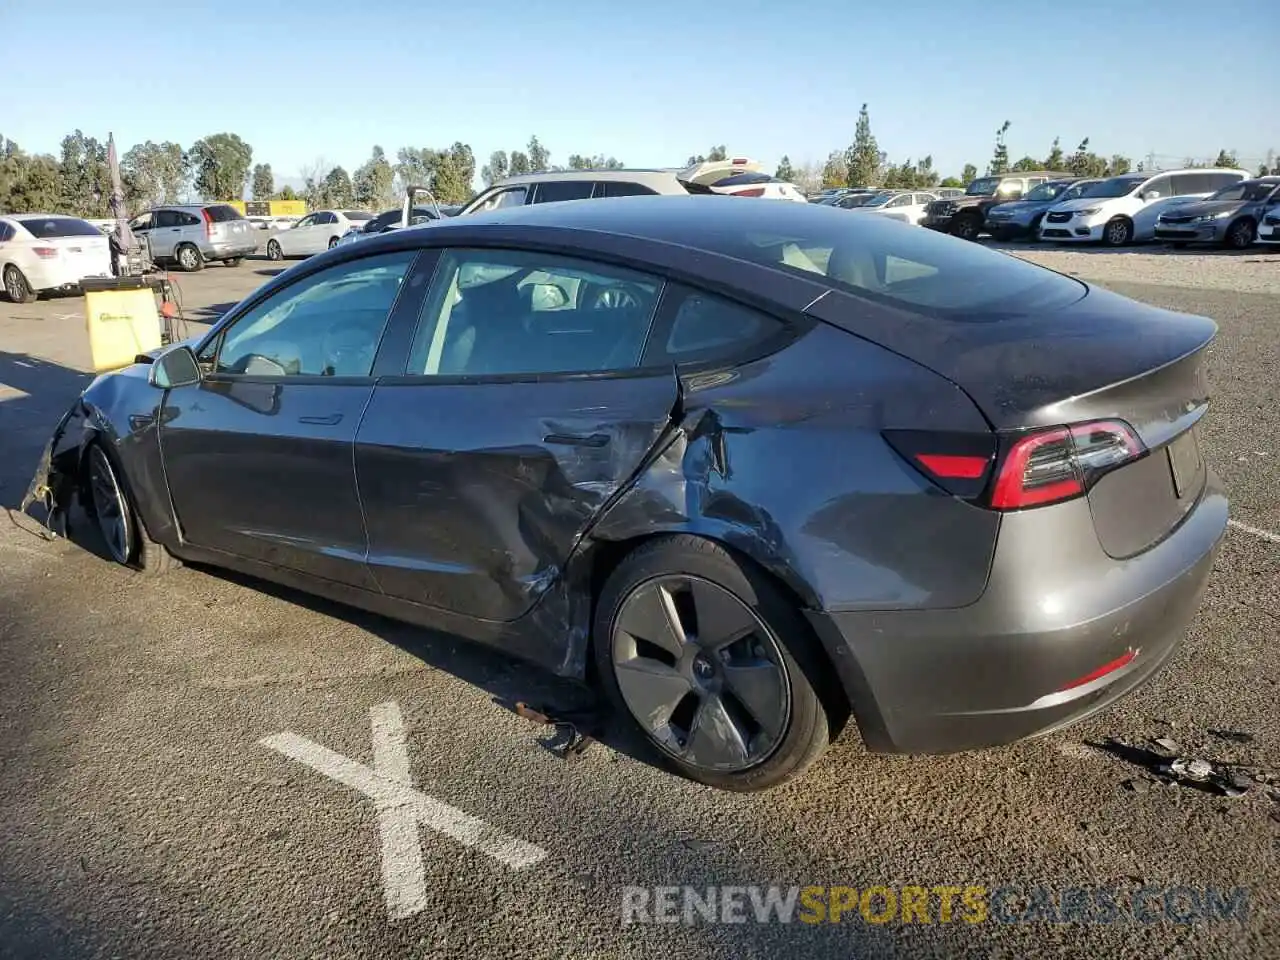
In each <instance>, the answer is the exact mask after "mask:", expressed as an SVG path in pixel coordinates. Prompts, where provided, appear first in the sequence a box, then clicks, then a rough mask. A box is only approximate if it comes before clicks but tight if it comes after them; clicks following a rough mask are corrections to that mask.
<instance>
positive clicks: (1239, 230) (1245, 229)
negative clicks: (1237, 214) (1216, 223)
mask: <svg viewBox="0 0 1280 960" xmlns="http://www.w3.org/2000/svg"><path fill="white" fill-rule="evenodd" d="M1257 235H1258V227H1257V225H1256V224H1255V223H1254V222H1253V221H1252V220H1251V219H1249V218H1248V217H1241V218H1240V219H1239V220H1237V221H1236V222H1235V223H1233V224H1231V226H1229V227H1227V232H1226V233H1225V234H1223V236H1222V245H1223V246H1224V247H1226V248H1227V249H1228V250H1244V249H1247V248H1248V247H1251V246H1253V241H1254V239H1255V238H1256V237H1257Z"/></svg>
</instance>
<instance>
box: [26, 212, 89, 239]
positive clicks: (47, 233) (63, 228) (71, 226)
mask: <svg viewBox="0 0 1280 960" xmlns="http://www.w3.org/2000/svg"><path fill="white" fill-rule="evenodd" d="M18 222H19V223H21V224H22V226H23V229H25V230H26V231H27V233H29V234H31V235H32V236H33V237H36V238H37V239H40V240H52V239H54V238H55V237H101V236H102V231H101V230H99V229H98V228H97V227H95V226H94V225H93V224H92V223H89V222H88V221H87V220H81V219H79V218H78V217H41V218H39V219H32V220H19V221H18Z"/></svg>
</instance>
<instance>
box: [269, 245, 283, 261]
mask: <svg viewBox="0 0 1280 960" xmlns="http://www.w3.org/2000/svg"><path fill="white" fill-rule="evenodd" d="M267 259H268V260H283V259H284V251H283V250H281V249H280V244H279V242H278V241H276V240H268V241H267Z"/></svg>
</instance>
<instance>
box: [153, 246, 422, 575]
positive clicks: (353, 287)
mask: <svg viewBox="0 0 1280 960" xmlns="http://www.w3.org/2000/svg"><path fill="white" fill-rule="evenodd" d="M415 253H416V252H414V251H409V252H398V253H389V254H381V255H377V256H371V257H364V258H361V259H358V260H353V261H347V262H344V263H341V264H336V265H334V266H331V267H328V268H327V269H325V270H321V271H319V272H317V273H313V274H310V275H307V276H304V277H302V278H301V279H298V280H296V281H295V282H294V283H292V284H290V285H289V286H287V287H284V288H282V289H280V290H277V291H275V292H274V293H272V294H270V295H269V296H267V297H266V298H264V299H262V300H260V301H258V302H257V303H252V304H250V305H249V306H248V308H247V309H246V310H244V311H243V312H242V313H240V314H239V315H238V316H237V317H236V318H235V319H234V320H232V321H230V322H229V324H228V325H227V326H226V327H225V328H222V329H221V330H220V332H219V334H218V335H217V336H216V337H214V338H213V339H212V340H211V341H210V342H209V343H207V344H204V345H203V346H202V348H201V351H200V359H201V364H202V366H203V367H204V368H205V370H206V375H205V378H204V380H203V381H202V382H201V383H199V384H195V385H193V386H188V387H181V388H178V389H175V390H172V391H170V393H169V395H168V396H167V397H166V398H165V410H166V412H167V414H168V416H167V417H166V418H165V420H164V425H163V426H162V428H161V434H160V444H161V451H162V456H163V458H164V467H165V474H166V476H167V478H168V482H169V492H170V495H171V497H172V501H173V507H174V511H175V513H176V515H177V518H178V523H179V525H180V527H181V529H182V533H183V537H184V538H185V539H186V540H188V541H190V542H191V543H193V544H195V545H197V546H200V547H205V548H208V549H212V550H219V551H222V552H224V553H228V554H231V555H233V556H239V557H244V558H247V559H250V560H256V561H260V562H264V563H269V564H272V565H275V566H280V567H287V568H290V569H293V570H298V571H300V572H303V573H307V574H310V575H313V576H317V577H322V578H324V579H328V580H334V581H337V582H341V583H347V584H350V585H353V586H360V587H369V588H371V587H372V583H371V581H370V579H369V576H368V572H367V568H366V566H365V550H366V541H365V533H364V524H363V520H362V517H361V511H360V497H359V492H358V490H357V488H356V478H355V470H354V467H353V463H352V456H353V446H354V442H355V436H356V429H357V427H358V425H359V422H360V417H361V414H362V413H363V412H364V409H365V407H366V406H367V404H368V402H369V398H370V396H371V395H372V393H373V382H374V381H373V370H374V361H375V357H376V355H377V351H378V349H379V345H380V343H381V340H382V334H383V330H384V328H385V326H386V324H387V320H388V317H389V315H390V313H391V311H392V309H393V305H396V304H397V303H398V301H399V300H401V299H403V298H402V297H401V296H400V293H401V290H402V289H403V287H404V279H405V277H406V275H407V274H408V271H409V267H410V265H411V264H412V262H413V260H414V257H415ZM405 309H408V310H410V312H413V308H412V306H411V305H410V306H406V307H405ZM375 589H376V588H375Z"/></svg>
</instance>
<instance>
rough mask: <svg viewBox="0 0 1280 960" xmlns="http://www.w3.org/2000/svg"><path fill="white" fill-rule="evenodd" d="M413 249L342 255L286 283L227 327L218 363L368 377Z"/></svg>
mask: <svg viewBox="0 0 1280 960" xmlns="http://www.w3.org/2000/svg"><path fill="white" fill-rule="evenodd" d="M414 256H415V254H414V252H413V251H402V252H399V253H391V254H383V255H381V256H376V257H367V258H365V259H362V260H353V261H349V262H347V263H342V264H339V265H337V266H334V267H330V268H329V269H327V270H321V271H320V272H319V273H315V274H312V275H311V276H309V277H306V278H304V279H302V280H300V281H298V282H297V283H295V284H292V285H291V286H288V287H286V288H285V289H283V290H281V291H279V292H278V293H276V294H274V295H273V296H271V297H269V298H268V299H266V300H264V301H263V302H262V303H259V304H258V305H256V306H255V307H253V308H252V309H250V310H249V312H248V313H246V314H244V315H243V316H242V317H239V318H238V319H237V320H236V321H235V322H234V323H233V324H232V325H231V326H230V327H229V328H228V329H227V330H226V331H225V333H224V335H223V337H222V340H221V342H222V345H221V347H220V348H219V349H218V353H217V359H216V362H215V365H214V371H215V372H217V373H222V374H244V375H251V376H276V377H289V376H294V377H297V376H302V377H367V376H369V375H370V374H371V373H372V372H373V359H374V354H376V353H377V350H378V342H379V341H380V340H381V339H382V330H383V327H385V326H386V323H387V318H388V317H389V316H390V314H391V308H392V306H393V305H394V304H395V301H396V297H397V295H398V294H399V292H400V285H401V284H402V283H403V281H404V277H405V274H406V273H407V272H408V269H409V265H410V264H411V263H412V262H413V259H414Z"/></svg>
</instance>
